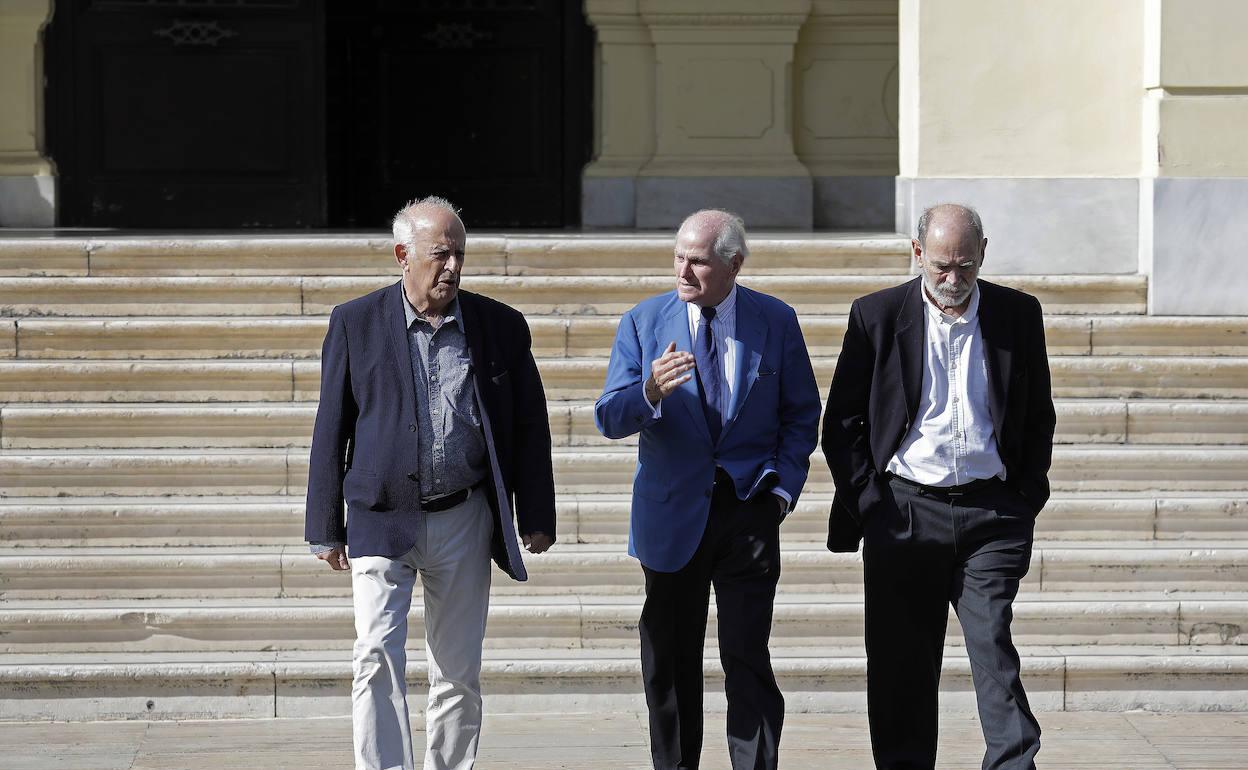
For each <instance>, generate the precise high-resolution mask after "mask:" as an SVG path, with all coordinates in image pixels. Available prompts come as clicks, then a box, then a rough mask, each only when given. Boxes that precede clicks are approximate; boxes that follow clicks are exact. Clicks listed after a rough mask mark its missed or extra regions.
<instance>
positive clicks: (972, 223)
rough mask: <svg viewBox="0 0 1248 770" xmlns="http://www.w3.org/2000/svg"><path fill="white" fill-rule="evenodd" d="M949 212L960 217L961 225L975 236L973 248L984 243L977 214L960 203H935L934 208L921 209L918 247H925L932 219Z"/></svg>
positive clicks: (981, 221)
mask: <svg viewBox="0 0 1248 770" xmlns="http://www.w3.org/2000/svg"><path fill="white" fill-rule="evenodd" d="M946 211H949V212H957V213H958V214H959V215H960V216H961V217H962V224H964V225H966V226H967V227H969V228H970V229H971V232H972V233H974V234H975V246H976V248H978V247H979V244H981V243H983V242H984V222H983V220H982V219H980V218H979V212H978V211H976V210H975V209H973V208H971V207H970V206H966V205H964V204H961V203H937V204H936V205H935V206H928V207H927V208H925V209H923V213H922V214H921V215H920V216H919V233H918V240H919V245H920V246H924V247H926V246H927V228H928V226H929V225H930V224H931V223H932V217H933V216H934V215H935V214H940V213H944V212H946Z"/></svg>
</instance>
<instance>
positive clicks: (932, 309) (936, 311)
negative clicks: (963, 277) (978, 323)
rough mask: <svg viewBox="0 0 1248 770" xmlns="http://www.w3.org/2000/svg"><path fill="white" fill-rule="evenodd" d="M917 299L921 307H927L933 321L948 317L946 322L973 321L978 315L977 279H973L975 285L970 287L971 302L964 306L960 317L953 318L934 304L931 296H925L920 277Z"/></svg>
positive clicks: (925, 290)
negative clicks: (963, 311)
mask: <svg viewBox="0 0 1248 770" xmlns="http://www.w3.org/2000/svg"><path fill="white" fill-rule="evenodd" d="M919 300H920V301H921V302H922V303H923V307H925V308H927V313H928V315H930V316H931V317H932V320H934V321H941V320H944V319H948V321H947V323H950V324H959V323H965V324H970V323H974V322H975V319H976V318H977V317H978V316H979V281H978V280H976V281H975V285H974V286H972V287H971V302H970V304H969V305H967V306H966V312H965V313H963V314H962V315H961V317H958V318H955V317H954V316H951V315H949V314H948V313H946V312H945V311H943V310H941V309H940V308H939V307H937V306H936V303H935V302H934V301H932V298H931V297H929V296H927V287H926V286H924V285H923V283H922V279H920V282H919Z"/></svg>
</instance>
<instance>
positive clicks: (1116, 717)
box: [0, 712, 1248, 770]
mask: <svg viewBox="0 0 1248 770" xmlns="http://www.w3.org/2000/svg"><path fill="white" fill-rule="evenodd" d="M942 719H943V724H942V732H941V756H940V764H939V767H940V768H942V769H945V770H962V768H966V770H972V769H973V768H978V767H979V761H980V748H981V743H980V736H979V726H978V724H977V723H976V720H975V718H974V717H973V716H970V715H966V714H948V715H945V716H944V717H942ZM1040 721H1041V724H1042V725H1043V727H1044V731H1045V732H1044V738H1043V741H1044V749H1043V750H1042V751H1041V754H1040V758H1039V759H1040V762H1039V767H1040V768H1042V769H1043V768H1049V769H1051V770H1066V769H1067V768H1070V769H1071V770H1074V769H1075V768H1097V769H1098V770H1110V769H1114V770H1152V769H1153V768H1157V769H1159V770H1160V769H1163V768H1164V769H1166V770H1214V769H1215V768H1226V769H1228V770H1229V769H1235V770H1242V769H1243V768H1245V767H1248V713H1243V712H1240V713H1205V714H1192V713H1186V714H1156V713H1145V712H1127V713H1103V712H1054V713H1046V714H1040ZM486 724H487V728H486V732H485V734H484V736H483V738H482V749H481V755H480V761H479V762H478V766H479V767H481V768H482V770H492V769H493V768H506V769H507V770H524V769H528V768H532V769H533V770H538V769H539V768H540V769H541V770H550V769H553V768H584V769H585V770H607V769H608V768H609V769H610V770H624V769H626V768H638V769H642V768H648V767H649V764H648V762H647V750H646V737H645V718H644V716H641V715H637V714H612V715H600V714H539V715H514V714H508V715H490V716H487V722H486ZM723 729H724V724H723V715H722V714H713V715H709V716H708V719H707V730H706V734H707V742H706V748H705V750H704V753H703V756H704V762H703V765H702V766H703V767H704V768H706V770H724V769H725V768H727V767H728V763H727V752H726V750H725V748H724V745H723V742H722V740H721V739H720V737H719V736H721V735H722V734H723ZM421 737H422V735H421V734H420V733H418V734H417V739H418V741H419V740H420V739H421ZM0 766H2V767H3V768H5V770H36V769H38V770H201V769H202V770H233V769H234V768H240V769H241V768H248V769H249V770H250V769H251V768H262V769H263V770H349V768H350V767H351V725H350V720H349V719H346V718H321V719H263V720H262V719H251V720H213V721H193V722H191V721H188V722H83V723H66V722H56V723H46V722H45V723H12V724H0ZM781 766H782V767H783V768H784V770H814V769H815V768H818V769H819V770H862V769H864V768H869V767H870V766H871V760H870V748H869V746H868V742H867V733H866V717H865V716H863V715H861V714H834V715H830V714H790V715H789V716H788V721H787V724H786V727H785V734H784V742H783V744H782V748H781Z"/></svg>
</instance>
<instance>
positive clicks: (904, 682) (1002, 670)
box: [863, 479, 1040, 770]
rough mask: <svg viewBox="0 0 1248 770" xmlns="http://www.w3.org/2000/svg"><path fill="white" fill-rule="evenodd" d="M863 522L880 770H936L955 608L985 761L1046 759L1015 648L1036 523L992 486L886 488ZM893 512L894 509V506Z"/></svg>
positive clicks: (1023, 764)
mask: <svg viewBox="0 0 1248 770" xmlns="http://www.w3.org/2000/svg"><path fill="white" fill-rule="evenodd" d="M889 487H890V489H891V490H892V497H893V499H892V500H891V501H890V500H888V499H887V498H886V499H885V501H884V504H883V505H881V506H880V508H879V509H878V510H875V511H871V512H870V513H869V514H868V516H867V520H866V524H865V532H864V545H863V561H864V563H865V569H866V578H865V579H866V635H867V709H868V714H869V719H870V724H871V747H872V750H873V752H874V754H875V764H876V767H877V768H881V769H884V768H887V770H931V768H933V767H934V766H935V764H936V729H937V718H938V717H937V688H938V687H939V684H940V667H941V656H942V653H943V652H944V643H945V626H946V621H947V620H948V617H949V606H950V605H952V606H953V609H954V611H955V612H956V613H957V616H958V620H959V621H960V622H961V624H962V633H963V636H964V637H965V639H966V648H967V653H968V655H969V657H970V661H971V674H972V677H973V679H974V682H975V698H976V701H977V705H978V707H979V719H980V723H981V726H982V728H983V731H984V741H985V743H986V746H987V750H986V751H985V754H984V762H983V767H984V769H985V770H988V769H989V768H992V769H993V770H1007V769H1008V770H1024V769H1026V770H1031V768H1034V767H1035V761H1034V759H1035V755H1036V752H1037V751H1039V750H1040V725H1039V723H1037V722H1036V718H1035V716H1033V715H1032V713H1031V708H1030V707H1029V706H1028V705H1027V695H1026V693H1024V692H1023V684H1022V681H1021V680H1020V678H1019V659H1018V651H1017V650H1016V649H1015V648H1014V642H1013V640H1012V639H1011V637H1010V621H1011V620H1012V619H1013V610H1012V607H1011V605H1012V603H1013V601H1014V597H1015V596H1016V595H1017V594H1018V583H1019V581H1020V580H1021V579H1022V577H1023V576H1024V575H1026V574H1027V567H1028V565H1029V563H1030V561H1031V544H1032V537H1033V531H1034V528H1035V517H1034V516H1033V515H1032V513H1031V512H1030V510H1029V509H1028V507H1027V505H1026V503H1025V502H1024V501H1023V500H1022V498H1021V497H1019V495H1018V493H1017V492H1015V491H1014V490H1012V489H1011V488H1009V487H1008V486H1006V485H1005V484H1004V483H991V484H989V485H987V486H984V487H981V488H979V489H977V490H975V491H973V492H970V493H968V494H965V495H948V494H944V493H933V492H930V491H921V490H919V489H916V488H915V487H913V486H911V485H908V484H906V483H905V482H903V481H901V480H898V479H892V480H891V481H890V482H889ZM891 502H895V503H896V505H891V504H890V503H891Z"/></svg>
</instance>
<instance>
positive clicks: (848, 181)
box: [793, 0, 897, 229]
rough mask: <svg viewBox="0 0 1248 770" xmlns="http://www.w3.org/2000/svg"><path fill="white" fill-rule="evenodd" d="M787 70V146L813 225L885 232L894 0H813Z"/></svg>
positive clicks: (892, 124) (893, 157)
mask: <svg viewBox="0 0 1248 770" xmlns="http://www.w3.org/2000/svg"><path fill="white" fill-rule="evenodd" d="M794 64H795V67H794V77H793V80H794V106H795V112H796V115H797V117H796V120H795V121H794V143H795V145H796V148H797V155H798V157H799V158H800V159H801V160H802V163H804V164H805V165H806V167H807V168H808V169H810V173H811V176H812V177H813V179H814V196H815V199H814V224H815V227H819V228H824V227H833V228H834V227H870V228H878V229H891V228H892V226H893V217H894V211H893V206H894V200H893V197H894V192H893V191H894V182H893V179H894V177H895V176H896V175H897V0H814V2H813V4H812V9H811V15H810V18H809V20H808V21H807V22H806V24H805V26H803V27H802V31H801V34H800V36H799V38H798V43H797V54H796V61H795V63H794Z"/></svg>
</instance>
